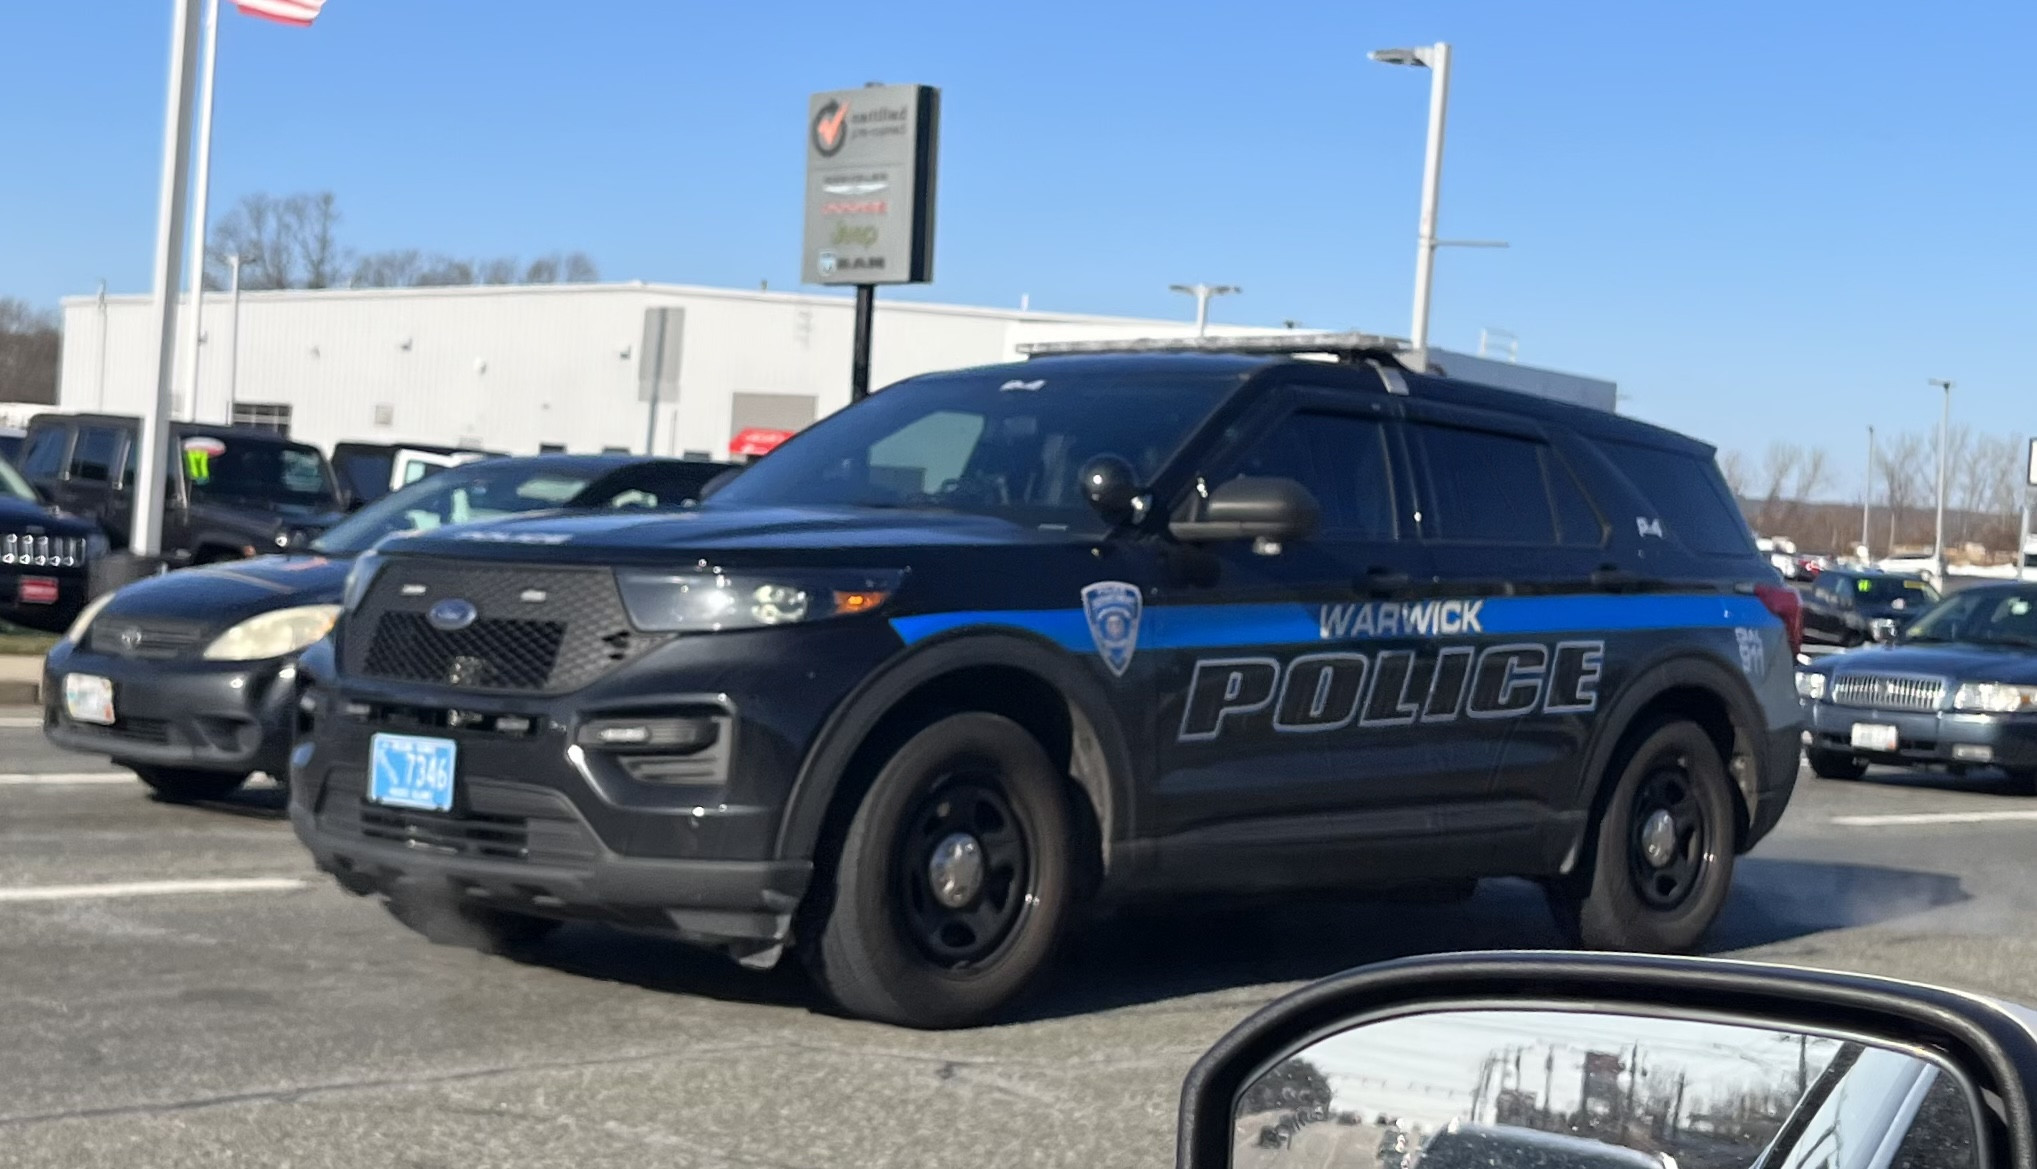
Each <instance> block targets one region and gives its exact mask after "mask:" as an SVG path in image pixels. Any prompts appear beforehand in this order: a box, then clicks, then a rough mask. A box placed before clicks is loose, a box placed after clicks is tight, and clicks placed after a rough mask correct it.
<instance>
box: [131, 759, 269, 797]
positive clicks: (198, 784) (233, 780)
mask: <svg viewBox="0 0 2037 1169" xmlns="http://www.w3.org/2000/svg"><path fill="white" fill-rule="evenodd" d="M124 766H126V767H127V768H128V769H129V770H131V771H133V772H134V773H135V774H136V775H138V776H140V777H141V781H142V782H143V783H145V784H147V785H149V789H150V790H151V791H153V792H155V793H156V795H157V796H159V797H160V798H162V799H165V800H168V801H170V802H171V803H177V804H190V803H196V802H199V801H201V800H221V799H225V798H226V797H227V796H230V795H232V794H233V793H234V792H236V791H239V790H240V785H242V784H244V783H246V782H247V781H248V773H247V772H238V773H236V772H232V771H199V770H196V769H194V768H189V767H154V766H151V765H149V764H145V763H128V764H124Z"/></svg>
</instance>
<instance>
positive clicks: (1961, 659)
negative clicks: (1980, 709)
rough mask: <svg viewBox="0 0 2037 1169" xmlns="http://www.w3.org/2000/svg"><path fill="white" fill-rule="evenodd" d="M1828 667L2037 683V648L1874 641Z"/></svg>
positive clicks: (1837, 670) (1835, 659) (1852, 671)
mask: <svg viewBox="0 0 2037 1169" xmlns="http://www.w3.org/2000/svg"><path fill="white" fill-rule="evenodd" d="M1820 664H1821V665H1822V664H1824V663H1820ZM1828 668H1829V670H1830V672H1831V673H1833V674H1835V675H1836V674H1924V675H1928V676H1931V677H1935V678H1952V679H1955V680H1957V681H1961V682H2019V683H2037V649H2026V648H2024V647H2022V646H2009V645H1970V644H1966V643H1960V642H1948V643H1944V644H1939V643H1935V642H1933V643H1930V644H1926V645H1871V646H1864V647H1862V648H1860V649H1856V650H1851V651H1848V652H1846V653H1843V654H1838V655H1836V656H1834V657H1833V658H1832V659H1831V661H1830V665H1829V667H1828Z"/></svg>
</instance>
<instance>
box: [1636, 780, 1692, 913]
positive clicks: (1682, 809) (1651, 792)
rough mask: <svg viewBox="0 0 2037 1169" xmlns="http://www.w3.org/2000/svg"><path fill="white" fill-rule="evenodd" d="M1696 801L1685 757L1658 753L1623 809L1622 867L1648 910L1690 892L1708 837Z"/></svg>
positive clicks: (1672, 904) (1667, 904) (1671, 906)
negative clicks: (1627, 809) (1627, 808)
mask: <svg viewBox="0 0 2037 1169" xmlns="http://www.w3.org/2000/svg"><path fill="white" fill-rule="evenodd" d="M1711 836H1712V833H1711V829H1710V826H1709V825H1707V824H1706V822H1705V814H1704V809H1703V808H1702V807H1700V806H1699V804H1698V798H1697V789H1696V787H1695V785H1694V784H1693V783H1692V781H1691V778H1690V772H1689V762H1688V761H1687V760H1685V759H1683V758H1681V757H1679V756H1676V755H1665V756H1661V757H1658V758H1657V760H1656V761H1655V763H1654V765H1653V767H1652V768H1651V769H1650V770H1649V771H1648V773H1647V774H1646V775H1645V776H1644V777H1643V778H1642V780H1641V785H1640V789H1639V790H1638V791H1636V792H1635V793H1634V807H1633V811H1632V812H1631V813H1630V814H1629V820H1628V831H1627V840H1628V847H1629V850H1630V851H1629V855H1628V858H1627V872H1628V875H1629V876H1631V877H1632V878H1633V881H1634V888H1635V890H1636V891H1637V892H1639V893H1640V894H1641V900H1642V901H1644V902H1646V903H1647V904H1648V906H1649V907H1650V908H1651V909H1675V908H1676V907H1677V906H1679V905H1682V904H1683V903H1684V902H1685V901H1687V900H1689V899H1690V896H1691V894H1692V893H1694V892H1696V891H1697V889H1698V887H1699V884H1700V878H1702V877H1703V876H1704V871H1705V866H1707V865H1709V864H1711V863H1712V861H1713V859H1714V857H1713V850H1714V841H1713V840H1712V839H1711Z"/></svg>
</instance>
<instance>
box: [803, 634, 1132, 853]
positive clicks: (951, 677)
mask: <svg viewBox="0 0 2037 1169" xmlns="http://www.w3.org/2000/svg"><path fill="white" fill-rule="evenodd" d="M971 710H979V711H988V712H990V713H993V714H1002V715H1004V716H1005V717H1007V718H1010V719H1012V721H1014V722H1016V723H1018V724H1019V725H1020V726H1022V727H1025V728H1026V729H1027V730H1028V731H1030V732H1032V734H1033V736H1034V737H1035V738H1037V739H1039V740H1040V743H1041V746H1042V747H1044V748H1045V749H1046V751H1047V754H1048V756H1049V757H1050V758H1052V759H1053V760H1054V762H1055V766H1056V767H1058V768H1059V769H1060V770H1061V772H1062V774H1064V775H1066V776H1068V777H1069V778H1070V780H1072V782H1073V784H1074V786H1075V788H1076V789H1077V790H1078V791H1079V792H1080V793H1081V794H1082V795H1083V796H1084V797H1085V798H1084V799H1083V800H1081V801H1075V802H1076V803H1078V804H1085V805H1086V807H1077V808H1076V809H1075V811H1076V812H1077V813H1078V820H1080V819H1081V818H1083V817H1087V819H1088V820H1089V823H1088V824H1087V825H1078V830H1080V829H1083V828H1086V829H1087V831H1088V832H1090V833H1093V834H1094V840H1092V841H1089V842H1087V843H1088V844H1089V845H1090V847H1088V848H1086V849H1085V850H1083V851H1085V852H1086V853H1087V854H1088V855H1089V856H1090V857H1091V858H1093V861H1094V862H1095V863H1096V864H1098V865H1099V866H1101V869H1102V870H1107V869H1108V868H1109V866H1110V864H1111V859H1112V857H1111V853H1112V847H1111V846H1112V842H1113V841H1116V840H1121V839H1124V838H1125V837H1126V836H1127V835H1128V834H1129V830H1130V811H1131V807H1130V799H1129V792H1130V787H1131V782H1132V759H1131V753H1130V749H1129V746H1128V744H1127V742H1126V740H1125V736H1124V733H1123V729H1122V728H1121V727H1120V726H1119V725H1118V720H1117V716H1116V714H1115V713H1114V712H1113V711H1112V709H1111V704H1110V700H1109V696H1108V694H1107V693H1106V692H1105V690H1104V688H1103V686H1102V684H1101V683H1100V682H1098V681H1097V680H1096V679H1095V678H1094V677H1093V676H1092V675H1091V674H1090V673H1089V671H1087V670H1085V669H1084V668H1083V667H1082V665H1081V663H1080V662H1079V661H1077V660H1075V659H1074V658H1073V657H1071V656H1070V655H1069V654H1068V653H1067V651H1065V650H1062V649H1060V648H1059V647H1057V646H1054V645H1051V644H1049V643H1047V642H1045V641H1043V640H1040V639H1038V638H1035V637H1032V636H1029V635H1026V634H1021V633H1017V632H1005V631H998V632H987V633H986V632H959V633H956V634H954V635H951V636H948V637H944V638H941V639H938V640H936V641H932V642H930V643H928V644H927V645H926V646H924V647H923V648H922V647H916V648H915V649H913V650H912V651H911V652H909V653H908V654H905V655H902V656H901V657H899V658H897V659H894V660H893V661H892V662H891V663H890V664H889V665H887V666H885V667H884V668H882V669H880V670H879V671H877V672H875V673H873V674H872V675H871V676H870V677H869V678H866V679H865V680H864V681H863V682H862V683H861V684H860V685H859V686H858V687H857V688H856V689H855V690H854V691H853V692H852V693H851V694H850V695H849V697H848V698H847V699H845V700H844V701H843V702H842V703H841V705H840V706H839V707H837V708H836V709H835V711H834V713H833V714H832V715H830V716H829V718H828V720H827V722H826V723H825V724H824V725H823V726H822V728H821V731H820V734H819V735H818V736H817V737H816V739H815V741H814V745H813V747H812V748H811V749H810V750H809V751H808V752H807V754H806V758H805V760H804V761H803V763H802V764H801V767H800V770H799V774H798V776H797V777H796V779H795V780H794V782H793V787H792V791H791V794H790V795H789V796H788V798H787V807H786V813H785V818H784V820H783V822H782V824H781V825H780V828H779V832H778V839H777V842H776V848H775V853H776V855H777V856H778V857H779V858H781V859H784V858H810V857H817V856H818V855H819V853H820V851H821V849H822V848H823V846H824V844H825V842H826V840H827V839H828V836H829V833H830V832H831V831H835V830H838V829H839V828H840V827H841V826H843V825H846V823H847V822H848V818H849V817H850V816H851V815H853V814H854V811H855V808H856V805H857V803H858V802H859V801H860V800H861V798H862V795H863V791H864V790H865V789H866V788H867V787H868V784H869V782H870V781H871V780H872V779H874V778H875V776H876V772H877V769H878V767H880V766H881V765H882V762H883V760H884V759H885V758H887V757H888V756H889V754H890V753H891V751H893V750H895V749H896V748H897V746H898V745H899V744H901V743H903V742H904V741H905V739H907V738H909V737H910V736H911V735H912V734H913V733H914V732H916V731H917V730H919V729H921V728H923V727H925V726H927V725H928V724H930V723H932V722H934V721H936V720H938V719H939V718H942V717H944V716H946V715H948V714H956V713H961V712H963V711H971ZM1101 875H1102V872H1101V870H1100V871H1099V872H1097V873H1095V874H1092V876H1094V877H1100V876H1101Z"/></svg>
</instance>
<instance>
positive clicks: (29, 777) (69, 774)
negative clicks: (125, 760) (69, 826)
mask: <svg viewBox="0 0 2037 1169" xmlns="http://www.w3.org/2000/svg"><path fill="white" fill-rule="evenodd" d="M140 782H141V781H140V780H138V779H136V778H135V777H134V772H132V771H17V772H8V773H0V787H75V786H80V785H84V784H95V783H108V784H111V783H140Z"/></svg>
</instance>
